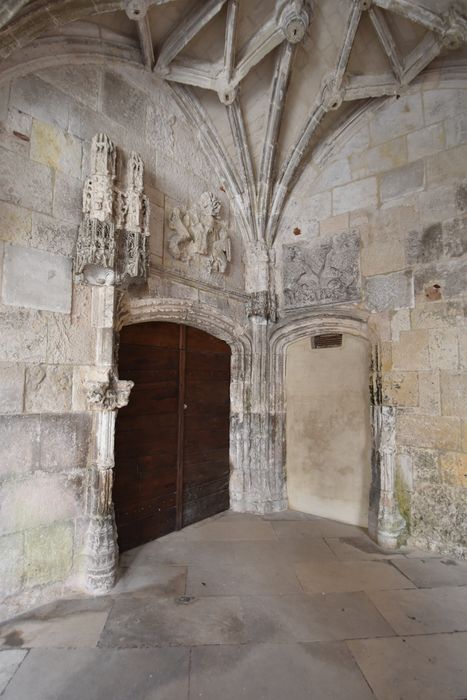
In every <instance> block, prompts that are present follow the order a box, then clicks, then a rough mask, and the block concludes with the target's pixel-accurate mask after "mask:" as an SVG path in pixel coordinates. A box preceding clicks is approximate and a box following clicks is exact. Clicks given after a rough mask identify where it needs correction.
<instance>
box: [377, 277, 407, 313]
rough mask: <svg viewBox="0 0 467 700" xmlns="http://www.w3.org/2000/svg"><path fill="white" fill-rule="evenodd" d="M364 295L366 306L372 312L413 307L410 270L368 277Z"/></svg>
mask: <svg viewBox="0 0 467 700" xmlns="http://www.w3.org/2000/svg"><path fill="white" fill-rule="evenodd" d="M366 294H367V304H368V306H369V308H370V309H373V310H374V311H386V310H391V311H392V310H397V309H404V308H410V307H413V306H414V286H413V275H412V272H411V270H402V271H400V272H391V273H390V274H388V275H375V276H374V277H368V278H367V280H366Z"/></svg>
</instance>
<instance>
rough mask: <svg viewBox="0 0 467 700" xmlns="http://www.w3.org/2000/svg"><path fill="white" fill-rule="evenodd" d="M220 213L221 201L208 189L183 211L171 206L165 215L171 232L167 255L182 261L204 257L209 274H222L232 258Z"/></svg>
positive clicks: (227, 235)
mask: <svg viewBox="0 0 467 700" xmlns="http://www.w3.org/2000/svg"><path fill="white" fill-rule="evenodd" d="M220 214H221V203H220V201H219V200H218V199H217V197H216V196H215V195H214V194H212V193H211V192H203V194H202V195H201V197H200V198H199V201H198V202H197V203H196V204H195V205H193V206H192V207H189V208H187V209H185V210H183V209H181V208H179V207H174V208H173V209H172V211H171V212H170V216H169V227H170V229H171V230H172V231H173V233H172V234H171V236H170V238H169V253H170V255H171V256H172V257H173V258H175V259H176V260H181V261H182V262H185V263H191V262H192V261H194V260H196V258H198V259H203V258H204V259H205V260H207V263H208V269H209V272H210V273H212V272H218V273H220V274H224V273H225V272H226V270H227V267H228V264H229V263H230V262H231V260H232V244H231V239H230V236H229V234H228V229H227V225H226V223H225V222H224V221H222V219H221V218H220Z"/></svg>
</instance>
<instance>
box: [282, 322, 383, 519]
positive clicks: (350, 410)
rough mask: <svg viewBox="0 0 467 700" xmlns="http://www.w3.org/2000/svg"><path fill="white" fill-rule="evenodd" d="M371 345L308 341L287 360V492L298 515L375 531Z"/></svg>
mask: <svg viewBox="0 0 467 700" xmlns="http://www.w3.org/2000/svg"><path fill="white" fill-rule="evenodd" d="M369 365H370V348H369V343H368V341H367V340H366V339H365V338H363V337H359V336H356V335H351V334H348V333H324V334H321V335H320V334H316V335H309V336H308V337H304V338H301V339H300V340H297V341H295V342H293V343H291V344H290V345H289V346H288V348H287V356H286V406H287V414H286V434H287V456H286V473H287V490H288V498H289V504H290V507H291V508H292V509H295V510H301V511H304V512H307V513H312V514H314V515H318V516H322V517H326V518H331V519H333V520H340V521H343V522H347V523H351V524H353V525H359V526H363V527H367V526H368V515H369V497H370V487H371V477H372V471H371V418H370V391H369V381H368V377H369Z"/></svg>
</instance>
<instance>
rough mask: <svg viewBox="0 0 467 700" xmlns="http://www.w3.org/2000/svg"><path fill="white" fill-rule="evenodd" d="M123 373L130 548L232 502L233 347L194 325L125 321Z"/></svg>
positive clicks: (119, 515) (122, 485)
mask: <svg viewBox="0 0 467 700" xmlns="http://www.w3.org/2000/svg"><path fill="white" fill-rule="evenodd" d="M119 373H120V376H121V377H126V378H129V379H132V380H133V381H134V383H135V386H134V388H133V390H132V392H131V397H130V401H129V403H128V406H126V407H124V408H122V409H121V410H120V411H119V413H118V417H117V425H116V434H115V483H114V504H115V518H116V523H117V531H118V543H119V548H120V551H125V550H127V549H130V548H132V547H136V546H138V545H140V544H143V543H144V542H148V541H150V540H153V539H156V538H157V537H160V536H162V535H165V534H167V533H169V532H172V531H173V530H178V529H180V528H182V527H184V526H186V525H190V524H192V523H194V522H197V521H199V520H202V519H204V518H207V517H209V516H211V515H214V514H216V513H219V512H221V511H223V510H227V509H228V507H229V475H230V469H229V422H230V347H229V346H228V345H227V343H225V342H223V341H222V340H219V339H218V338H215V337H213V336H211V335H209V334H208V333H205V332H204V331H200V330H198V329H196V328H192V327H190V326H184V325H180V324H175V323H163V322H152V323H140V324H135V325H131V326H126V327H124V328H123V329H122V332H121V334H120V348H119Z"/></svg>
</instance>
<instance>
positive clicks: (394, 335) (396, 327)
mask: <svg viewBox="0 0 467 700" xmlns="http://www.w3.org/2000/svg"><path fill="white" fill-rule="evenodd" d="M409 330H410V310H409V309H398V310H397V311H395V312H394V313H393V314H392V318H391V339H392V341H393V342H395V343H398V342H399V339H400V333H401V331H409Z"/></svg>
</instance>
